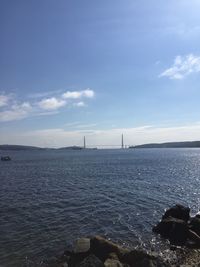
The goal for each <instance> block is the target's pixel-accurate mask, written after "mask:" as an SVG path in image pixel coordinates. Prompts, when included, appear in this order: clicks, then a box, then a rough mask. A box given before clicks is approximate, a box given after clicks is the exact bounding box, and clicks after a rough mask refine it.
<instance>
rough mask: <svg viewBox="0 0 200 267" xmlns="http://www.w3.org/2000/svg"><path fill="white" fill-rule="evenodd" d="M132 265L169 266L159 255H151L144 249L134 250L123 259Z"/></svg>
mask: <svg viewBox="0 0 200 267" xmlns="http://www.w3.org/2000/svg"><path fill="white" fill-rule="evenodd" d="M121 261H122V262H123V263H127V264H128V265H129V266H131V267H169V265H168V264H167V263H166V262H164V261H163V260H162V259H161V258H160V257H159V256H157V257H156V256H153V255H149V254H148V253H147V252H145V251H143V250H132V251H130V252H129V253H125V254H124V255H123V258H122V259H121Z"/></svg>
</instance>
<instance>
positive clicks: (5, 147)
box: [0, 145, 45, 150]
mask: <svg viewBox="0 0 200 267" xmlns="http://www.w3.org/2000/svg"><path fill="white" fill-rule="evenodd" d="M43 149H45V148H41V147H36V146H21V145H0V150H43Z"/></svg>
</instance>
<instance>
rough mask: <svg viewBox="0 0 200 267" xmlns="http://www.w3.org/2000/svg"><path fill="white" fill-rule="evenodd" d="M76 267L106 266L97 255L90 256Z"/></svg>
mask: <svg viewBox="0 0 200 267" xmlns="http://www.w3.org/2000/svg"><path fill="white" fill-rule="evenodd" d="M76 267H104V264H103V262H102V261H101V260H100V259H98V258H97V257H96V256H95V255H93V254H90V255H89V256H88V257H86V258H85V259H84V260H83V261H82V262H80V263H79V264H77V265H76Z"/></svg>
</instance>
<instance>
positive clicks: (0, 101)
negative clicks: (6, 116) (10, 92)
mask: <svg viewBox="0 0 200 267" xmlns="http://www.w3.org/2000/svg"><path fill="white" fill-rule="evenodd" d="M9 99H10V97H9V96H7V95H0V107H4V106H7V105H8V102H9Z"/></svg>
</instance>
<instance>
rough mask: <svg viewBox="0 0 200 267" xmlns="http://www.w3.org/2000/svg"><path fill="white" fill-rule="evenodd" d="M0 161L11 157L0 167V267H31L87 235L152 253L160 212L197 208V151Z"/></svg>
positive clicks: (42, 155) (21, 156)
mask: <svg viewBox="0 0 200 267" xmlns="http://www.w3.org/2000/svg"><path fill="white" fill-rule="evenodd" d="M0 154H1V155H4V154H9V155H10V156H11V157H12V161H10V162H0V266H5V267H12V266H15V267H18V266H35V265H36V263H37V264H38V263H40V262H42V261H44V260H46V259H49V258H51V257H52V256H54V255H57V254H59V253H62V251H63V250H64V249H65V248H66V246H67V244H70V243H72V241H73V240H75V239H76V238H78V237H80V236H87V235H93V234H100V235H105V236H107V237H109V238H111V239H113V240H115V241H117V242H119V243H125V244H127V245H130V246H135V245H141V244H143V245H145V246H147V247H148V246H152V243H153V240H154V242H156V241H155V236H154V235H153V234H152V232H151V228H152V226H153V225H154V224H155V223H156V222H157V221H158V220H159V218H160V217H161V215H162V213H163V210H164V208H166V207H169V206H171V205H173V204H176V203H182V204H185V205H189V206H191V207H192V211H193V212H196V211H198V210H199V207H200V190H199V189H200V149H140V150H139V149H138V150H85V151H53V150H52V151H32V152H30V151H10V152H6V153H5V152H3V151H2V153H0ZM31 264H32V265H31Z"/></svg>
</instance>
